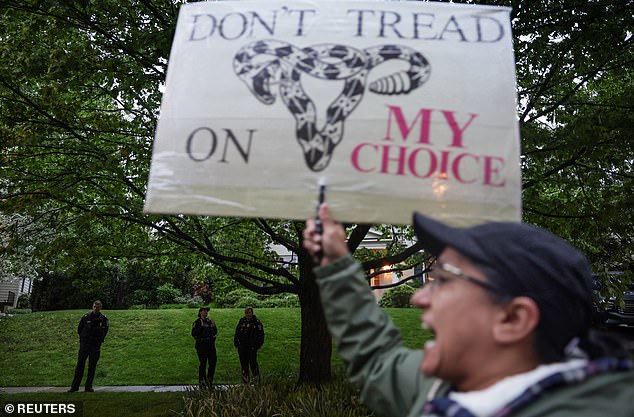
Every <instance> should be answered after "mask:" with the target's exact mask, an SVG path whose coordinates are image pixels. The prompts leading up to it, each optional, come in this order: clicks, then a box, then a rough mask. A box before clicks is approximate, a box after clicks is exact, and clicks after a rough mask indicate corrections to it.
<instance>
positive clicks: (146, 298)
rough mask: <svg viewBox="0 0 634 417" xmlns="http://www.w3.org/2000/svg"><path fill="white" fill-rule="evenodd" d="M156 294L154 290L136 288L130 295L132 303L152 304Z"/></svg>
mask: <svg viewBox="0 0 634 417" xmlns="http://www.w3.org/2000/svg"><path fill="white" fill-rule="evenodd" d="M153 298H154V296H153V294H152V291H149V290H134V292H133V293H132V295H131V296H130V299H129V301H130V304H132V305H146V304H150V303H151V302H152V300H153Z"/></svg>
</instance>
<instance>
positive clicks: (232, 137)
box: [220, 129, 255, 163]
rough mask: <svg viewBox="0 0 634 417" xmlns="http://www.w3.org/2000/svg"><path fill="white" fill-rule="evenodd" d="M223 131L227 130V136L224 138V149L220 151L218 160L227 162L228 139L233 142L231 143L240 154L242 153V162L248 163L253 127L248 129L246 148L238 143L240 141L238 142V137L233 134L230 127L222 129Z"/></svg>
mask: <svg viewBox="0 0 634 417" xmlns="http://www.w3.org/2000/svg"><path fill="white" fill-rule="evenodd" d="M224 131H225V132H227V138H226V139H225V149H224V150H223V152H222V159H221V160H220V162H227V148H228V145H229V141H230V140H231V142H233V145H234V146H235V147H236V149H237V150H238V152H239V153H240V155H242V159H244V162H246V163H249V154H250V152H251V141H252V140H253V133H254V132H255V129H249V130H248V132H249V142H248V143H247V149H246V150H245V149H244V148H243V147H242V145H240V142H238V139H237V138H236V136H235V135H234V134H233V132H232V131H231V129H224Z"/></svg>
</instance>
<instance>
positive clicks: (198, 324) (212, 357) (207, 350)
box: [192, 307, 218, 387]
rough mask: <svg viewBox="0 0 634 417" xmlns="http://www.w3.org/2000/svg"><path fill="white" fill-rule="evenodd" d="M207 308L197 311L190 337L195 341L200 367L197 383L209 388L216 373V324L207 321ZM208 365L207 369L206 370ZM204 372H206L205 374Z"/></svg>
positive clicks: (209, 320)
mask: <svg viewBox="0 0 634 417" xmlns="http://www.w3.org/2000/svg"><path fill="white" fill-rule="evenodd" d="M208 316H209V308H208V307H201V308H200V309H198V319H196V321H195V322H194V323H193V324H192V336H193V337H194V339H196V353H197V354H198V360H199V361H200V365H199V366H198V382H199V383H200V385H201V386H207V387H210V386H211V384H212V382H213V380H214V373H216V362H217V359H218V357H217V355H216V335H217V334H218V328H217V327H216V322H215V321H213V320H211V319H209V317H208ZM207 365H209V368H208V369H206V368H207ZM205 371H206V372H205Z"/></svg>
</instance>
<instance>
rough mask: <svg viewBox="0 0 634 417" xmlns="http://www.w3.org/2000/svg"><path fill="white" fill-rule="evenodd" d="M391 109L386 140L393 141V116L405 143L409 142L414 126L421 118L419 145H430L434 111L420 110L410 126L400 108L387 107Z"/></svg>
mask: <svg viewBox="0 0 634 417" xmlns="http://www.w3.org/2000/svg"><path fill="white" fill-rule="evenodd" d="M387 107H388V109H390V113H389V114H388V117H387V133H386V136H385V138H384V139H385V140H388V141H391V140H394V139H392V116H394V120H395V121H396V126H397V127H398V130H399V133H400V134H401V137H402V138H403V141H405V140H407V137H408V136H409V134H410V132H411V131H412V130H413V129H414V124H415V123H416V121H417V120H418V119H419V118H420V135H419V137H418V143H424V144H427V145H429V129H430V127H431V112H432V111H433V110H432V109H420V110H419V111H418V114H417V115H416V118H415V119H414V121H413V122H412V123H411V124H410V125H409V126H408V125H407V122H406V121H405V116H403V110H401V108H400V107H399V106H387Z"/></svg>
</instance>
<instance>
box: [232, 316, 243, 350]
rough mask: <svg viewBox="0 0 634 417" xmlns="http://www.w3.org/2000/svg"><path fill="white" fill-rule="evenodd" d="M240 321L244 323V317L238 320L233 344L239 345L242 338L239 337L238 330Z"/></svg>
mask: <svg viewBox="0 0 634 417" xmlns="http://www.w3.org/2000/svg"><path fill="white" fill-rule="evenodd" d="M240 323H242V319H240V320H238V325H237V326H236V331H235V333H233V346H235V347H238V346H239V345H240V339H239V338H238V331H239V330H240Z"/></svg>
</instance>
